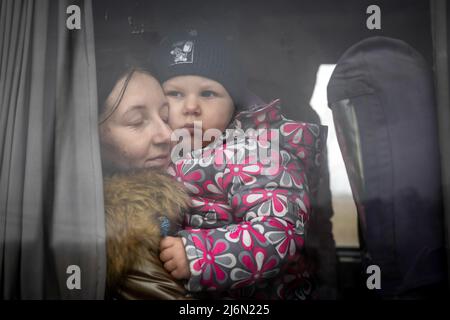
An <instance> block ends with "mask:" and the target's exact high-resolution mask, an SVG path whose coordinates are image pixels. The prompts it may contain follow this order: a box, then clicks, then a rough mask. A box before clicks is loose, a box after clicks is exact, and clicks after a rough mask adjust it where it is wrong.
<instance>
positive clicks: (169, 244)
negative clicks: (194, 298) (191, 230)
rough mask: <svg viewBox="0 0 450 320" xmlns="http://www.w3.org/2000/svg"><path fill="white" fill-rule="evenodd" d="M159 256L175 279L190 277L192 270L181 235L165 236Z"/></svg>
mask: <svg viewBox="0 0 450 320" xmlns="http://www.w3.org/2000/svg"><path fill="white" fill-rule="evenodd" d="M159 248H160V251H161V254H160V255H159V258H160V259H161V261H162V262H163V263H164V269H166V270H167V271H168V272H169V273H170V274H171V275H172V277H174V278H175V279H178V280H181V279H189V278H190V276H191V271H190V270H189V264H188V260H187V256H186V251H185V250H184V245H183V240H181V238H179V237H165V238H163V239H162V240H161V243H160V245H159Z"/></svg>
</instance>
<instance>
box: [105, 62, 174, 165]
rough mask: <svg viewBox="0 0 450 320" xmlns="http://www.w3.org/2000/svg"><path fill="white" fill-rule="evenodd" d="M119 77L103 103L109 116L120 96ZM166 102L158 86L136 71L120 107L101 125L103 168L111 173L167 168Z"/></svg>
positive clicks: (150, 77) (167, 129)
mask: <svg viewBox="0 0 450 320" xmlns="http://www.w3.org/2000/svg"><path fill="white" fill-rule="evenodd" d="M125 81H126V77H124V78H122V79H121V80H120V81H118V83H117V84H116V86H115V87H114V89H113V90H112V91H111V93H110V95H109V96H108V99H107V100H106V107H105V110H104V113H106V114H109V112H110V111H111V108H112V107H113V105H114V103H115V101H116V100H117V99H118V97H119V96H120V92H121V90H122V88H123V86H124V83H125ZM168 116H169V106H168V102H167V100H166V98H165V96H164V93H163V91H162V88H161V86H160V85H159V83H158V82H157V81H156V80H155V79H154V78H153V77H152V76H150V75H149V74H147V73H144V72H140V71H135V72H134V73H133V75H132V77H131V78H130V80H129V82H128V86H127V87H126V90H125V92H124V94H123V97H122V99H121V101H120V104H119V105H118V107H117V108H116V110H115V111H114V112H113V113H112V115H111V116H110V117H109V118H108V119H107V120H106V121H105V122H103V123H102V124H101V125H100V141H101V150H102V160H103V163H104V166H107V168H108V169H110V170H114V171H124V170H129V169H140V168H153V167H160V168H166V167H167V165H168V164H169V161H170V135H171V133H172V131H171V130H170V128H169V126H168V125H167V122H168Z"/></svg>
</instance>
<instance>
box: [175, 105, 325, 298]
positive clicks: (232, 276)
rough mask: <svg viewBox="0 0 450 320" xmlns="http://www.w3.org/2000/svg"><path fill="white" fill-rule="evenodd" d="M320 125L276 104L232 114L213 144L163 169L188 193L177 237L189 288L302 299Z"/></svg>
mask: <svg viewBox="0 0 450 320" xmlns="http://www.w3.org/2000/svg"><path fill="white" fill-rule="evenodd" d="M326 137H327V127H325V126H320V125H316V124H309V123H303V122H296V121H292V120H289V119H286V118H284V117H283V116H282V115H281V114H280V106H279V101H278V100H275V101H273V102H272V103H270V104H268V105H265V106H255V107H254V108H252V109H250V110H248V111H243V112H241V113H239V114H238V115H237V116H236V118H235V120H234V121H233V122H232V124H231V125H230V126H229V129H228V130H226V132H225V133H224V134H223V135H222V136H221V137H220V139H217V140H216V141H215V142H213V143H211V144H210V145H208V146H207V147H205V148H203V149H199V150H196V151H193V152H191V153H190V154H189V155H188V156H187V157H184V158H180V159H178V160H177V161H175V162H174V163H173V164H172V165H171V166H170V167H169V173H170V174H171V175H173V176H174V177H175V178H176V179H177V180H178V181H180V182H181V183H183V184H184V185H185V187H186V188H187V190H189V192H190V195H191V197H192V204H191V205H192V209H191V212H190V213H189V214H188V215H186V218H185V230H183V231H180V232H179V235H180V236H181V237H182V238H183V242H184V245H185V250H186V254H187V257H188V260H189V266H190V271H191V277H190V279H189V281H188V282H187V284H186V288H187V289H188V290H189V291H191V292H204V291H211V292H210V293H208V296H209V297H212V296H215V295H211V293H212V292H216V293H217V297H222V298H224V297H229V296H231V297H244V298H269V299H292V298H300V299H303V298H305V297H306V296H307V295H309V294H310V291H311V283H310V282H309V280H308V278H309V275H308V266H307V260H306V259H304V255H303V252H302V251H303V248H304V243H305V230H306V227H307V223H308V218H309V216H310V214H311V200H312V198H314V196H315V192H316V190H317V188H318V184H319V178H320V177H319V175H320V170H319V169H320V165H321V153H322V151H323V148H324V146H325V142H326Z"/></svg>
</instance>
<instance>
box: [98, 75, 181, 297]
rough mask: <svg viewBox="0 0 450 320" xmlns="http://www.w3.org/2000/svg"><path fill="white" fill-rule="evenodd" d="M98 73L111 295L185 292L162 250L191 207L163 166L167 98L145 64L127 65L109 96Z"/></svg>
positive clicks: (167, 135) (167, 157)
mask: <svg viewBox="0 0 450 320" xmlns="http://www.w3.org/2000/svg"><path fill="white" fill-rule="evenodd" d="M105 74H106V75H107V76H111V73H105ZM99 80H100V81H99V93H100V95H99V97H100V99H99V101H104V103H101V104H100V106H101V108H100V114H99V119H100V123H99V133H100V142H101V153H102V162H103V169H104V174H105V182H104V196H105V212H106V231H107V270H108V274H107V297H109V298H124V299H185V298H187V296H186V291H185V289H184V288H183V286H182V284H181V283H179V282H177V281H175V280H174V279H173V278H172V277H171V276H170V274H169V273H167V272H166V271H165V270H164V268H163V266H162V263H161V261H160V260H159V257H158V256H159V252H158V247H159V242H160V239H161V236H162V235H164V234H170V233H171V232H172V231H174V229H176V226H177V225H179V224H181V219H182V215H183V212H184V211H185V210H186V209H187V207H188V197H187V195H186V194H185V192H184V190H183V188H182V187H181V186H179V185H178V184H177V183H176V182H174V181H173V180H172V179H171V178H169V177H167V176H166V175H165V174H164V173H163V171H165V170H164V169H165V168H166V167H167V165H168V163H169V160H170V135H171V130H170V128H169V127H168V126H167V117H168V104H167V101H166V98H165V96H164V94H163V91H162V89H161V86H160V85H159V83H158V82H157V81H156V80H155V79H154V78H153V77H152V76H151V75H150V74H149V73H147V72H145V71H143V70H140V69H129V70H127V71H126V72H125V73H123V74H122V75H121V76H120V77H119V78H118V81H117V82H116V83H115V84H114V86H113V89H112V91H111V92H109V93H108V94H103V95H104V96H105V97H106V98H103V97H102V92H108V89H105V88H104V87H105V86H108V81H107V80H105V81H101V80H102V79H99ZM102 86H103V87H102ZM161 222H162V223H161Z"/></svg>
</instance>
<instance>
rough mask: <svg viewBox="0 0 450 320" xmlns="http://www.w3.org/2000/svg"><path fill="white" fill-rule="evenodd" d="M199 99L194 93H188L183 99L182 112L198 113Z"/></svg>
mask: <svg viewBox="0 0 450 320" xmlns="http://www.w3.org/2000/svg"><path fill="white" fill-rule="evenodd" d="M199 102H200V101H199V99H198V97H197V96H195V95H189V96H187V97H186V99H185V101H184V112H185V113H186V114H195V115H198V114H200V104H199Z"/></svg>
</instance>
